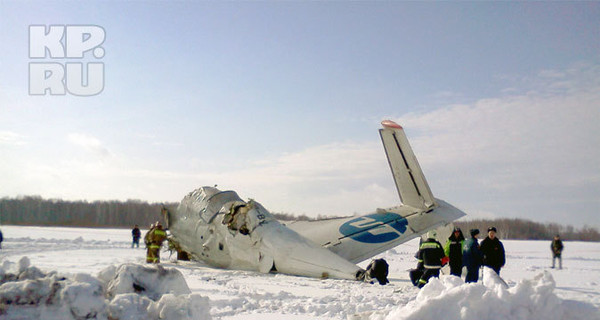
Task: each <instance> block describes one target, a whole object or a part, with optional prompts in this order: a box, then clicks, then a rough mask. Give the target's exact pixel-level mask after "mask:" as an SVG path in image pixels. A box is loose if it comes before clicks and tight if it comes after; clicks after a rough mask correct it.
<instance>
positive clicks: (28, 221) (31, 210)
mask: <svg viewBox="0 0 600 320" xmlns="http://www.w3.org/2000/svg"><path fill="white" fill-rule="evenodd" d="M163 205H164V206H165V207H166V208H168V209H169V210H172V211H173V210H175V209H176V208H177V205H178V204H177V203H164V204H163V203H147V202H144V201H141V200H127V201H116V200H111V201H93V202H87V201H66V200H60V199H43V198H42V197H40V196H23V197H17V198H2V199H0V224H12V225H33V226H68V227H94V228H96V227H106V228H119V227H132V226H133V225H134V224H138V225H140V227H142V228H148V227H149V226H150V224H152V223H154V222H156V221H158V220H161V221H162V219H161V218H162V217H161V208H162V206H163Z"/></svg>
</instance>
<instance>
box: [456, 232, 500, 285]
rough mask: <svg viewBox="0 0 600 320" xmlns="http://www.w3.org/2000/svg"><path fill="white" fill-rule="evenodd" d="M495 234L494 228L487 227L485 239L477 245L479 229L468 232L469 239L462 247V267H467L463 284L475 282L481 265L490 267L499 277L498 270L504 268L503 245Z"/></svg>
mask: <svg viewBox="0 0 600 320" xmlns="http://www.w3.org/2000/svg"><path fill="white" fill-rule="evenodd" d="M496 232H497V230H496V227H489V228H488V230H487V237H485V239H483V241H481V244H479V240H478V239H477V237H478V236H479V229H471V230H470V234H471V238H470V239H468V240H466V241H465V242H464V244H463V246H462V259H463V265H464V266H466V267H467V274H466V277H465V282H477V281H478V280H479V268H480V267H481V266H482V265H483V266H487V267H490V268H491V269H493V270H494V271H495V272H496V273H497V274H498V275H500V269H501V268H502V267H504V264H505V263H506V257H505V254H504V245H503V244H502V242H501V241H500V239H498V237H497V236H496ZM459 276H460V275H459Z"/></svg>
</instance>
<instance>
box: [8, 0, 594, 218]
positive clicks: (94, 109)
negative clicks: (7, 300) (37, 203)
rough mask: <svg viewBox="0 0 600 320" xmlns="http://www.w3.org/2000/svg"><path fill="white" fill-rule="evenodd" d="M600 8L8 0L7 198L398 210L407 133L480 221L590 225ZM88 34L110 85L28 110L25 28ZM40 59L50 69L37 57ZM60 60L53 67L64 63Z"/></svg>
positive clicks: (451, 195)
mask: <svg viewBox="0 0 600 320" xmlns="http://www.w3.org/2000/svg"><path fill="white" fill-rule="evenodd" d="M599 16H600V3H598V2H548V3H546V2H534V3H525V2H522V3H514V2H510V3H508V2H493V3H492V2H458V3H456V2H408V3H406V2H351V3H344V2H283V3H275V2H227V3H216V2H200V3H197V2H143V1H136V2H118V1H110V2H81V3H80V2H70V1H69V2H64V1H60V2H36V1H31V2H13V1H2V2H0V40H1V41H2V44H3V45H2V49H1V50H0V151H1V153H2V154H3V156H2V157H0V176H2V177H3V178H2V183H0V196H17V195H28V194H39V195H42V196H44V197H54V198H64V199H88V200H96V199H122V200H125V199H142V200H148V201H153V202H154V201H179V200H180V199H181V198H182V197H183V196H184V195H185V194H186V193H188V192H189V191H191V190H193V189H195V188H196V187H199V186H202V185H213V184H218V185H219V186H220V187H221V188H223V189H234V190H237V191H238V193H240V195H241V196H242V197H252V198H254V199H256V200H258V201H260V202H262V203H263V205H265V206H266V207H267V208H269V209H270V210H272V211H282V212H289V213H295V214H301V213H304V214H308V215H315V216H316V215H317V214H326V215H343V214H352V213H366V212H371V211H373V210H374V209H375V208H377V207H388V206H392V205H395V204H397V203H398V198H397V195H396V193H395V189H394V185H393V181H392V179H391V175H390V173H389V169H388V167H387V163H386V160H385V155H384V153H383V149H382V147H381V145H380V140H379V136H378V134H377V128H378V127H379V122H380V121H381V120H383V119H388V118H389V119H393V120H396V121H398V122H399V123H401V124H402V125H403V126H404V127H405V129H406V131H407V134H408V136H409V139H410V141H411V143H412V145H413V148H414V149H415V152H416V154H417V157H418V158H419V160H420V162H421V166H422V167H423V170H424V171H425V174H426V177H427V178H428V181H429V183H430V185H431V188H432V191H433V192H434V194H435V195H436V196H437V197H439V198H442V199H444V200H447V201H449V202H450V203H453V204H454V205H456V206H458V207H460V208H461V209H463V210H465V211H466V212H467V213H468V214H470V216H472V217H524V218H529V219H533V220H537V221H542V222H547V221H552V222H565V221H568V222H569V223H571V224H574V225H576V226H581V225H584V224H588V225H594V226H600V222H599V220H598V218H597V212H599V211H600V204H599V201H600V164H599V163H600V161H598V160H597V159H598V158H599V157H600V147H599V146H600V138H599V137H600V125H599V124H598V122H599V120H600V111H599V110H600V108H599V107H598V106H600V41H598V39H600V19H598V17H599ZM30 25H97V26H101V27H102V28H103V29H104V30H105V32H106V40H105V42H104V43H103V44H102V48H103V49H104V50H105V55H104V57H102V58H101V59H94V58H93V57H92V56H91V52H88V53H87V55H86V57H85V58H84V60H83V61H85V62H88V61H89V62H101V63H103V64H104V67H105V77H104V81H105V86H104V91H103V92H102V93H100V94H99V95H96V96H92V97H76V96H71V95H66V96H51V95H46V96H29V95H28V85H29V78H28V77H29V74H28V67H29V63H31V62H32V61H33V59H30V58H29V55H28V48H29V26H30ZM46 60H48V59H46ZM59 62H64V60H61V61H59Z"/></svg>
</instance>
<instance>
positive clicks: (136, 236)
mask: <svg viewBox="0 0 600 320" xmlns="http://www.w3.org/2000/svg"><path fill="white" fill-rule="evenodd" d="M131 237H132V238H133V242H131V247H132V248H133V246H136V247H137V248H139V247H140V238H141V237H142V232H141V231H140V228H139V227H138V225H137V224H136V225H135V226H133V229H131Z"/></svg>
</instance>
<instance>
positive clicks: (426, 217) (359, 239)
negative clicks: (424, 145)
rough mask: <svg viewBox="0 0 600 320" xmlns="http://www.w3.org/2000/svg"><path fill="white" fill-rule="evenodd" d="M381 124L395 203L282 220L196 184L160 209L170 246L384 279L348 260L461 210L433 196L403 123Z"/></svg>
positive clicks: (215, 262)
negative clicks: (362, 211)
mask: <svg viewBox="0 0 600 320" xmlns="http://www.w3.org/2000/svg"><path fill="white" fill-rule="evenodd" d="M382 125H383V128H382V129H380V135H381V138H382V142H383V145H384V148H385V151H386V155H387V158H388V162H389V164H390V168H391V170H392V174H393V177H394V181H395V183H396V188H397V190H398V194H399V196H400V198H401V200H402V205H400V206H397V207H393V208H389V209H377V211H376V212H375V213H372V214H368V215H364V216H359V217H356V216H354V217H345V218H335V219H326V220H318V221H303V222H292V223H287V224H283V223H281V222H279V221H277V220H276V219H275V218H274V217H273V216H272V215H271V214H270V213H269V212H268V211H267V210H266V209H265V208H264V207H263V206H262V205H261V204H260V203H258V202H256V201H254V200H249V201H248V202H246V201H243V200H242V199H241V198H240V197H239V196H238V194H237V193H236V192H234V191H221V190H219V189H217V188H215V187H201V188H199V189H197V190H194V191H193V192H190V193H189V194H188V195H187V196H185V197H184V198H183V200H182V201H181V202H180V204H179V207H178V208H177V210H176V212H174V213H170V212H167V214H166V220H167V225H168V227H169V231H170V234H171V236H170V241H171V242H172V243H173V247H176V248H179V251H185V252H186V253H187V254H188V255H189V256H190V257H191V258H192V259H194V260H199V261H203V262H205V263H207V264H209V265H211V266H215V267H220V268H228V269H241V270H253V271H260V272H263V273H268V272H272V271H276V272H281V273H286V274H291V275H299V276H308V277H317V278H338V279H354V280H361V281H368V282H371V281H372V279H373V278H377V280H378V281H379V282H380V283H382V284H385V283H387V263H385V265H384V264H383V263H377V264H373V263H372V264H370V269H368V270H363V269H361V268H360V267H358V266H357V265H356V264H355V263H358V262H361V261H364V260H367V259H369V258H372V257H374V256H375V255H377V254H379V253H381V252H384V251H385V250H388V249H391V248H393V247H395V246H397V245H399V244H401V243H404V242H406V241H408V240H411V239H413V238H415V237H418V236H419V235H421V234H423V233H425V232H427V231H428V230H430V229H434V228H438V227H440V226H444V225H447V224H449V223H451V222H452V221H454V220H456V219H458V218H460V217H462V216H464V215H465V214H464V212H462V211H460V210H459V209H457V208H455V207H453V206H452V205H450V204H448V203H446V202H445V201H442V200H439V199H436V198H434V197H433V194H432V193H431V190H430V189H429V185H428V184H427V181H426V180H425V176H424V175H423V172H422V170H421V168H420V166H419V164H418V162H417V159H416V157H415V155H414V153H413V151H412V149H411V148H410V145H409V143H408V139H407V138H406V135H405V133H404V130H403V128H402V127H401V126H399V125H398V124H396V123H394V122H392V121H387V120H386V121H383V122H382ZM384 262H385V261H384ZM376 266H377V270H373V268H375V267H376ZM383 266H385V271H384V270H383V269H382V268H383Z"/></svg>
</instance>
